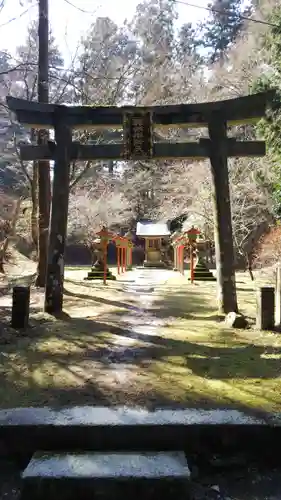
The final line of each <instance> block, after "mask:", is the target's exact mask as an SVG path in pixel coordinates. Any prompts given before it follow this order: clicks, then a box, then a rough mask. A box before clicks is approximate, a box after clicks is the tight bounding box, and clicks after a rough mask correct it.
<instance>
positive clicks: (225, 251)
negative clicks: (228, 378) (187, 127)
mask: <svg viewBox="0 0 281 500" xmlns="http://www.w3.org/2000/svg"><path fill="white" fill-rule="evenodd" d="M208 128H209V136H210V139H211V143H210V161H211V171H212V178H213V206H214V226H215V228H214V229H215V250H216V268H217V284H218V306H219V312H220V313H225V314H227V313H229V312H232V311H234V312H238V305H237V296H236V284H235V266H234V249H233V235H232V221H231V205H230V192H229V179H228V167H227V150H226V147H227V134H226V123H225V122H224V121H223V120H222V118H221V117H220V116H219V115H216V114H215V113H213V116H211V119H210V122H209V124H208Z"/></svg>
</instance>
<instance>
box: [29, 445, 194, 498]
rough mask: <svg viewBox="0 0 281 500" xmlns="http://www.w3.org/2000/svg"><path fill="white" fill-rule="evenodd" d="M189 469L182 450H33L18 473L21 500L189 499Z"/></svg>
mask: <svg viewBox="0 0 281 500" xmlns="http://www.w3.org/2000/svg"><path fill="white" fill-rule="evenodd" d="M189 477H190V471H189V468H188V465H187V462H186V458H185V455H184V453H183V452H170V453H167V452H156V453H145V452H142V453H124V452H120V453H116V452H110V453H60V454H55V453H51V452H50V453H45V452H36V453H35V454H34V456H33V457H32V459H31V461H30V463H29V464H28V466H27V468H26V469H25V470H24V472H23V473H22V479H23V489H22V496H21V498H22V500H42V499H44V500H55V499H56V498H58V499H60V500H65V499H67V500H72V499H73V500H74V499H75V500H76V499H77V498H79V499H80V500H85V499H90V498H91V499H93V498H100V497H102V498H103V499H104V500H107V499H111V498H112V499H113V498H114V499H116V500H117V499H119V498H120V499H121V498H122V499H124V495H130V497H131V498H132V496H133V495H134V498H135V499H138V498H142V499H157V500H158V499H159V498H165V499H173V500H174V498H177V499H178V500H181V499H182V500H187V499H188V490H189Z"/></svg>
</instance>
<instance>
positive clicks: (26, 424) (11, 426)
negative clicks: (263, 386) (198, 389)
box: [0, 406, 281, 455]
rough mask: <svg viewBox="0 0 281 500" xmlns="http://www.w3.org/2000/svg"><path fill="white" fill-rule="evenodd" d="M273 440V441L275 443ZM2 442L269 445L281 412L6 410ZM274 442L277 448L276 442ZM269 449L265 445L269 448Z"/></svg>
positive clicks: (42, 445) (85, 446)
mask: <svg viewBox="0 0 281 500" xmlns="http://www.w3.org/2000/svg"><path fill="white" fill-rule="evenodd" d="M269 443H270V444H269ZM0 445H2V446H3V447H4V449H6V450H7V453H10V454H11V455H12V454H13V453H17V452H19V453H21V452H24V453H26V454H32V453H34V452H35V451H36V450H39V449H41V450H42V449H43V450H64V451H65V450H83V451H87V450H95V451H111V450H112V449H113V450H117V451H118V450H128V451H132V450H147V451H155V450H156V451H159V450H178V449H182V450H184V451H186V450H188V453H190V452H192V451H193V450H195V451H198V452H201V451H202V449H203V451H204V450H205V449H206V450H211V452H213V453H216V452H217V451H219V450H220V448H227V449H231V448H234V449H235V450H236V449H238V448H239V446H240V447H242V446H243V447H244V448H245V447H249V448H251V449H255V448H256V449H260V450H264V447H265V448H266V449H268V450H270V449H271V450H272V449H273V448H276V449H278V447H281V416H279V418H278V416H277V415H276V416H275V417H272V418H271V420H270V421H268V419H265V418H258V417H252V416H249V415H247V414H245V413H243V412H240V411H237V410H218V409H217V410H200V409H185V410H180V409H179V410H168V409H166V410H164V409H163V410H155V411H149V410H147V409H137V408H128V407H111V408H110V407H109V408H107V407H94V406H82V407H71V408H63V409H57V410H56V409H52V408H48V407H45V408H35V407H30V408H14V409H9V410H0ZM272 447H273V448H272ZM263 452H264V451H263Z"/></svg>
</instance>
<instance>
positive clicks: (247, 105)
mask: <svg viewBox="0 0 281 500" xmlns="http://www.w3.org/2000/svg"><path fill="white" fill-rule="evenodd" d="M272 95H273V93H272V92H260V93H257V94H252V95H249V96H245V97H237V98H234V99H226V100H223V101H215V102H206V103H198V104H176V105H166V106H150V107H130V106H123V107H106V106H65V105H56V104H42V103H37V102H30V101H26V100H24V99H17V98H14V97H11V96H8V97H7V104H8V107H9V109H10V110H11V111H13V112H15V113H16V115H17V119H18V121H19V122H20V123H22V124H25V125H30V126H31V127H33V128H53V127H54V122H55V116H57V115H59V113H60V110H61V111H63V113H64V116H65V117H67V121H68V125H69V126H70V127H71V128H73V129H79V128H91V127H92V128H95V129H96V128H110V127H114V128H122V127H123V119H124V114H125V113H126V112H130V111H133V112H134V113H137V112H138V111H139V112H141V113H143V112H145V111H149V112H150V113H151V118H152V123H153V125H154V126H159V127H164V126H168V127H172V126H181V127H183V126H188V127H193V128H194V127H205V126H207V125H208V122H209V121H210V117H211V115H212V114H213V113H219V114H220V115H221V116H222V118H223V119H224V120H225V121H226V122H227V124H228V125H239V124H246V123H249V122H255V121H257V120H259V119H260V118H262V117H263V116H264V115H265V110H266V107H267V104H268V102H269V100H270V99H271V98H272Z"/></svg>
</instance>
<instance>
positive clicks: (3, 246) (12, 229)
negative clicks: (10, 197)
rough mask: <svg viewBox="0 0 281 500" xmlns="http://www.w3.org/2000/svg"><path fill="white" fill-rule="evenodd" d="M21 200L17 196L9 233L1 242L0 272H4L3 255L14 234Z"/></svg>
mask: <svg viewBox="0 0 281 500" xmlns="http://www.w3.org/2000/svg"><path fill="white" fill-rule="evenodd" d="M21 201H22V200H21V198H19V199H18V200H17V201H16V204H15V210H14V214H13V217H12V221H11V226H10V231H9V234H8V235H7V236H6V238H5V239H4V241H3V242H2V243H1V246H0V274H4V273H5V270H4V261H5V256H6V253H7V250H8V248H9V243H10V240H11V238H12V237H13V236H15V232H16V225H17V221H18V218H19V213H20V206H21Z"/></svg>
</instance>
